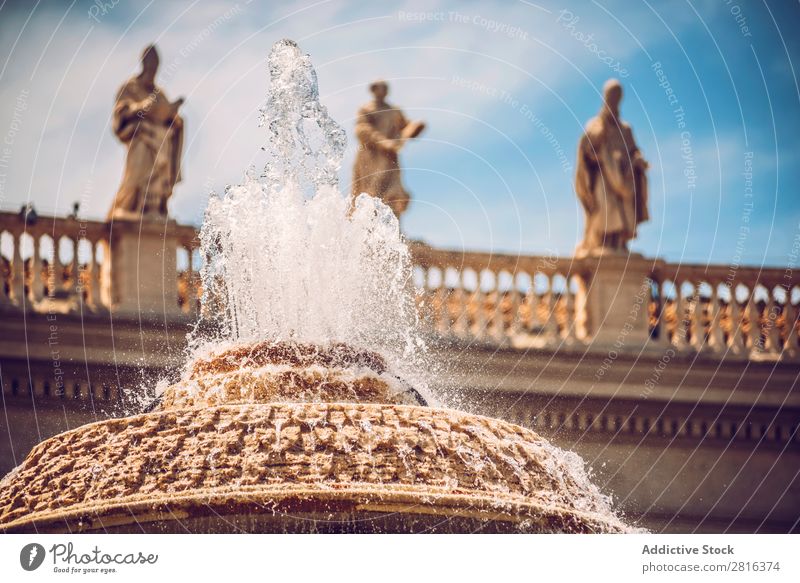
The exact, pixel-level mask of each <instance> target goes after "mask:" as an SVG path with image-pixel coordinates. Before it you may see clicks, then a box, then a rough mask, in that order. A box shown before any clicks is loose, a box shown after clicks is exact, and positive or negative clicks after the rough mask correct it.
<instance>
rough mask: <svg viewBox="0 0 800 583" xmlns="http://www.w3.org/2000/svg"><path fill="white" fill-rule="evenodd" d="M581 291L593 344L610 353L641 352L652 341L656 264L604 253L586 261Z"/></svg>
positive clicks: (640, 257)
mask: <svg viewBox="0 0 800 583" xmlns="http://www.w3.org/2000/svg"><path fill="white" fill-rule="evenodd" d="M582 261H583V262H584V265H585V266H586V275H585V277H584V279H585V282H586V284H585V286H584V287H583V289H582V290H581V294H582V296H583V297H581V298H579V301H580V302H581V303H582V304H583V307H584V309H585V314H586V329H587V331H588V332H589V339H590V341H591V343H592V344H593V345H595V346H598V347H603V348H605V347H608V349H609V350H617V351H621V350H624V349H626V348H627V350H629V351H630V350H634V349H637V350H638V349H639V348H640V347H642V346H644V345H645V344H646V343H647V341H648V339H649V337H650V332H649V326H648V314H647V309H648V304H649V302H650V297H651V293H652V292H651V285H652V281H651V279H650V274H651V273H652V270H653V261H652V260H648V259H645V258H644V257H642V256H641V255H639V254H635V253H632V254H627V253H603V254H597V255H592V256H589V257H585V258H583V259H582Z"/></svg>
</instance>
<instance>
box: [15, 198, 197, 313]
mask: <svg viewBox="0 0 800 583" xmlns="http://www.w3.org/2000/svg"><path fill="white" fill-rule="evenodd" d="M198 246H199V241H198V240H197V231H196V229H195V228H194V227H191V226H185V225H177V224H176V223H174V222H173V221H169V222H166V223H160V224H152V223H142V224H139V223H124V222H120V221H117V222H109V223H106V222H100V221H90V220H84V219H81V218H77V217H54V216H43V215H38V216H37V215H35V214H33V213H28V214H25V213H24V212H20V213H9V212H0V307H3V308H6V309H22V310H29V311H34V312H48V313H52V312H56V313H71V312H77V313H93V312H94V313H98V312H100V313H101V312H108V311H113V312H120V314H123V313H125V312H128V313H133V312H137V311H139V309H140V308H150V309H152V310H154V311H156V312H163V313H164V314H167V315H169V316H174V315H177V314H180V313H188V314H190V315H193V314H195V313H196V310H197V301H194V302H192V301H190V300H189V298H192V297H194V298H197V297H199V289H198V284H197V282H198V280H199V278H198V277H197V265H196V259H195V260H194V261H193V257H196V255H197V254H196V252H195V250H196V249H197V247H198ZM178 250H180V251H178ZM176 251H178V252H182V253H183V254H184V255H185V259H186V261H185V262H184V265H183V270H182V271H180V272H177V269H176V262H177V258H176ZM154 255H155V257H154ZM159 256H160V257H161V258H163V260H162V261H161V269H159V266H158V264H157V263H155V262H154V260H156V259H157V257H159ZM120 263H121V264H122V265H120ZM122 276H127V277H122ZM145 296H146V297H145ZM143 300H148V301H149V304H148V302H147V301H145V302H143ZM153 300H155V301H153ZM168 300H169V301H168ZM159 303H160V304H162V305H161V306H159V305H158V304H159Z"/></svg>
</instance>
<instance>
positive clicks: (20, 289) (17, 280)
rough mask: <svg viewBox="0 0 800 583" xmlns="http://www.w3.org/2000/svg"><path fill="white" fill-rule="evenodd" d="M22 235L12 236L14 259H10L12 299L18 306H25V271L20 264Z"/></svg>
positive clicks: (21, 263)
mask: <svg viewBox="0 0 800 583" xmlns="http://www.w3.org/2000/svg"><path fill="white" fill-rule="evenodd" d="M21 243H22V233H15V234H14V256H13V257H14V258H13V259H12V265H11V270H12V271H11V272H12V279H11V289H12V297H13V298H14V301H15V302H16V303H17V305H18V306H20V307H22V306H23V305H25V303H26V302H25V297H24V296H25V269H24V265H23V262H22V245H21Z"/></svg>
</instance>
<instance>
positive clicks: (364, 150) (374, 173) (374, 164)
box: [352, 81, 425, 217]
mask: <svg viewBox="0 0 800 583" xmlns="http://www.w3.org/2000/svg"><path fill="white" fill-rule="evenodd" d="M370 91H371V92H372V95H373V97H374V99H373V100H372V101H370V102H369V103H367V104H366V105H364V106H363V107H362V108H361V109H359V110H358V117H357V118H356V137H357V138H358V141H359V148H358V154H357V155H356V162H355V166H354V168H353V188H352V192H353V196H358V195H359V194H361V193H363V192H366V193H367V194H370V195H372V196H375V197H377V198H379V199H381V200H382V201H383V202H384V203H386V205H387V206H389V207H390V208H391V209H392V210H393V211H394V213H395V215H397V217H400V215H401V214H402V213H403V212H405V210H406V209H407V208H408V204H409V202H410V201H411V197H410V196H409V194H408V192H407V191H406V189H405V188H404V187H403V182H402V180H401V176H400V164H399V159H398V153H399V152H400V149H401V148H402V147H403V146H404V145H405V143H406V142H407V141H408V140H409V139H411V138H416V137H417V136H418V135H419V134H420V133H421V132H422V130H424V129H425V124H424V123H423V122H421V121H408V120H407V119H406V117H405V116H404V115H403V112H402V111H400V110H399V109H397V108H396V107H394V106H393V105H390V104H389V103H387V102H386V96H387V95H388V93H389V86H388V85H387V84H386V82H385V81H375V82H374V83H372V84H371V85H370Z"/></svg>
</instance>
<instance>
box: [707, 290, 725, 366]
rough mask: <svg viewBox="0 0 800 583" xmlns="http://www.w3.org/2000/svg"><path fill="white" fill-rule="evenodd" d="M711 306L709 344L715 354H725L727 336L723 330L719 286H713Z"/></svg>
mask: <svg viewBox="0 0 800 583" xmlns="http://www.w3.org/2000/svg"><path fill="white" fill-rule="evenodd" d="M710 302H711V303H710V305H709V338H708V343H709V346H710V348H711V349H712V350H714V351H715V352H723V351H724V350H725V348H726V346H725V336H724V335H723V330H722V323H721V321H722V310H721V309H720V305H719V302H720V299H719V285H718V284H716V283H715V284H713V285H712V286H711V300H710Z"/></svg>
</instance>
